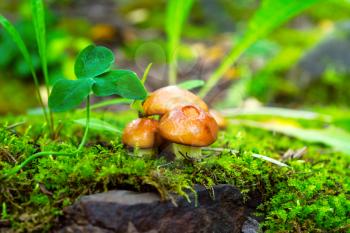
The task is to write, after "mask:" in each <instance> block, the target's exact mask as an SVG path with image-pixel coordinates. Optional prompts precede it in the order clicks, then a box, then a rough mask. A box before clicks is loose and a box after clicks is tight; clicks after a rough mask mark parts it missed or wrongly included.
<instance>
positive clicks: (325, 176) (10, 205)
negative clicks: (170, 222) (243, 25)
mask: <svg viewBox="0 0 350 233" xmlns="http://www.w3.org/2000/svg"><path fill="white" fill-rule="evenodd" d="M94 114H95V117H98V118H103V119H104V120H106V121H109V122H110V123H113V124H114V125H116V126H118V127H123V125H125V123H126V122H127V121H129V120H130V119H132V118H133V117H134V115H133V114H123V115H121V114H118V117H119V118H117V116H116V115H115V114H106V113H104V114H97V113H94ZM60 117H61V119H65V118H66V119H67V118H68V115H62V116H60ZM69 117H70V118H72V117H74V118H75V117H77V118H79V117H81V116H80V114H79V113H77V114H76V115H69ZM5 120H6V121H7V122H8V123H5V125H4V126H2V127H1V128H0V148H1V149H0V169H1V170H0V177H2V178H1V182H0V203H5V204H3V211H2V213H3V214H2V218H3V220H5V219H6V220H9V222H10V224H11V230H9V231H13V232H24V231H29V232H30V231H39V232H42V231H44V232H45V231H49V229H50V227H51V226H52V225H53V224H54V222H55V219H56V217H57V216H59V215H60V214H61V213H62V208H63V207H64V206H67V205H70V204H72V203H73V202H74V200H76V199H77V198H78V197H79V196H81V195H86V194H91V193H96V192H102V191H106V190H109V189H125V188H127V189H132V190H139V191H156V192H158V193H159V194H160V195H161V197H162V198H163V199H168V198H170V197H171V193H174V192H175V193H177V194H180V195H186V194H185V190H187V189H191V188H192V187H193V185H194V184H202V185H206V186H207V187H210V186H212V185H214V184H219V183H227V184H234V185H236V186H237V187H238V188H240V189H241V190H242V192H243V193H244V194H249V192H251V191H257V192H259V193H260V194H261V195H262V197H263V203H262V205H261V206H260V207H259V209H258V213H259V214H261V215H262V216H263V217H264V221H263V223H262V227H263V230H265V231H267V232H294V231H300V232H330V231H335V232H346V231H348V230H349V224H350V222H349V219H350V218H349V216H350V201H349V197H350V176H349V170H350V169H349V167H350V158H349V156H346V155H343V154H340V153H336V152H333V151H331V150H330V149H327V148H324V147H322V146H318V145H307V146H308V153H307V154H306V155H305V156H304V157H303V158H302V159H303V160H291V161H288V163H289V165H290V166H291V168H285V167H278V166H276V165H274V164H271V163H268V162H266V161H263V160H260V159H256V158H253V157H252V156H251V152H255V153H260V154H265V155H268V156H271V157H273V158H276V159H278V158H279V157H280V155H281V154H282V153H283V152H284V151H286V150H287V149H289V148H291V149H298V148H301V147H303V146H305V143H304V142H302V141H298V140H294V139H291V138H289V137H285V136H281V135H273V134H270V133H268V132H265V131H262V130H256V129H254V130H252V129H249V128H244V127H239V126H230V127H229V128H228V130H227V131H226V132H223V133H221V135H220V136H219V139H218V141H217V142H216V143H215V145H214V146H217V147H225V148H234V149H237V150H238V151H239V153H237V154H231V153H228V152H225V153H220V154H215V153H214V152H210V153H208V154H207V155H208V157H207V158H206V159H204V160H202V161H200V162H198V163H194V164H191V163H184V162H181V161H176V162H173V163H168V162H167V161H165V160H164V159H147V158H139V157H133V156H131V155H129V154H128V152H127V151H126V150H124V149H123V146H122V145H121V143H120V137H119V136H118V135H114V134H110V133H108V132H97V131H92V132H91V135H90V138H89V144H88V146H87V147H86V148H85V149H84V151H83V152H82V153H81V154H79V155H77V156H71V157H44V158H41V159H38V160H36V161H34V162H33V163H31V164H30V165H29V166H27V167H26V168H25V169H23V170H22V171H21V172H20V173H19V174H17V175H15V176H11V177H8V178H6V179H5V178H4V177H3V174H4V172H5V171H6V170H7V169H9V168H11V167H12V166H14V164H15V163H16V162H20V161H23V160H24V159H25V158H27V157H28V156H29V155H30V154H32V153H35V152H38V151H43V150H53V151H67V152H68V151H73V150H75V149H76V146H75V145H77V144H78V142H79V138H80V137H81V135H82V131H83V129H82V128H81V127H80V126H77V125H74V124H72V122H63V121H62V122H61V123H60V125H61V126H60V128H61V130H60V138H59V139H57V140H54V141H52V140H51V139H50V138H48V136H47V134H46V132H45V127H44V126H43V125H42V123H40V121H39V120H40V119H37V117H33V118H30V119H25V120H27V122H31V123H32V125H28V124H24V125H21V126H19V127H16V128H10V129H9V128H7V126H8V125H9V124H13V123H15V122H19V121H22V120H23V119H19V118H7V119H4V120H3V122H5ZM15 161H16V162H15ZM245 197H246V198H248V195H245ZM4 213H6V214H4Z"/></svg>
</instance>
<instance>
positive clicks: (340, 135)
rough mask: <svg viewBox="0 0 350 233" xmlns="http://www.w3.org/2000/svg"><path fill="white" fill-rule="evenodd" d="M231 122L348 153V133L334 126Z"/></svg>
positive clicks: (349, 153) (246, 121)
mask: <svg viewBox="0 0 350 233" xmlns="http://www.w3.org/2000/svg"><path fill="white" fill-rule="evenodd" d="M232 122H233V123H237V124H241V125H245V126H249V127H254V128H260V129H265V130H270V131H273V132H277V133H281V134H285V135H288V136H291V137H295V138H299V139H301V140H304V141H308V142H312V143H322V144H324V145H328V146H331V147H333V148H334V149H335V150H338V151H341V152H343V153H345V154H348V155H350V144H349V142H350V133H348V132H347V131H345V130H343V129H341V128H337V127H334V126H330V127H327V128H324V129H304V128H299V127H295V126H291V125H284V124H278V123H267V122H258V121H250V120H237V121H232Z"/></svg>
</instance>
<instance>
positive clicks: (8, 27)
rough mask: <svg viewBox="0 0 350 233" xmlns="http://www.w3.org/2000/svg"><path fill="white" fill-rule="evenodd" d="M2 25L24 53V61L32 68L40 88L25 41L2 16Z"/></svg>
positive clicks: (0, 19)
mask: <svg viewBox="0 0 350 233" xmlns="http://www.w3.org/2000/svg"><path fill="white" fill-rule="evenodd" d="M0 24H1V25H2V26H3V27H4V29H5V30H6V31H7V33H8V34H9V35H10V36H11V38H12V40H13V41H14V42H15V43H16V45H17V46H18V48H19V50H20V52H21V53H22V55H23V57H24V60H25V61H26V63H27V65H28V67H29V68H30V71H31V72H32V75H33V79H34V83H35V85H36V86H37V87H39V82H38V79H37V78H36V74H35V69H34V66H33V63H32V59H31V56H30V54H29V51H28V49H27V47H26V45H25V44H24V41H23V39H22V37H21V36H20V34H19V33H18V31H17V30H16V28H15V27H14V26H13V25H12V24H11V22H10V21H8V20H7V19H6V18H5V17H4V16H2V15H0Z"/></svg>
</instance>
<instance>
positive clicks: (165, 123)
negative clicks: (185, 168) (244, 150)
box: [159, 105, 218, 159]
mask: <svg viewBox="0 0 350 233" xmlns="http://www.w3.org/2000/svg"><path fill="white" fill-rule="evenodd" d="M217 132H218V125H217V123H216V121H215V120H214V118H213V117H212V116H210V114H209V113H207V112H206V111H204V110H203V109H201V108H199V107H197V106H195V105H186V106H181V107H177V108H175V109H173V110H171V111H169V112H167V113H166V114H164V115H163V116H162V118H161V119H160V122H159V133H160V135H161V136H162V138H164V139H166V140H168V141H170V142H172V149H173V152H174V154H175V156H176V157H177V158H181V157H185V158H188V159H191V158H199V157H200V156H201V147H202V146H208V145H210V144H212V143H213V142H214V141H215V140H216V138H217Z"/></svg>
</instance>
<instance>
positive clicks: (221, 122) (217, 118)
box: [209, 109, 227, 129]
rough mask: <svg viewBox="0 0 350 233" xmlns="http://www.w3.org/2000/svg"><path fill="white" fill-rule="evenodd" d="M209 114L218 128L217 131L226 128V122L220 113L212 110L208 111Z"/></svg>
mask: <svg viewBox="0 0 350 233" xmlns="http://www.w3.org/2000/svg"><path fill="white" fill-rule="evenodd" d="M209 114H210V115H211V116H212V117H213V118H214V119H215V121H216V123H217V124H218V126H219V129H225V128H226V127H227V120H226V119H225V117H223V115H222V114H221V113H220V112H218V111H216V110H214V109H210V110H209Z"/></svg>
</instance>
